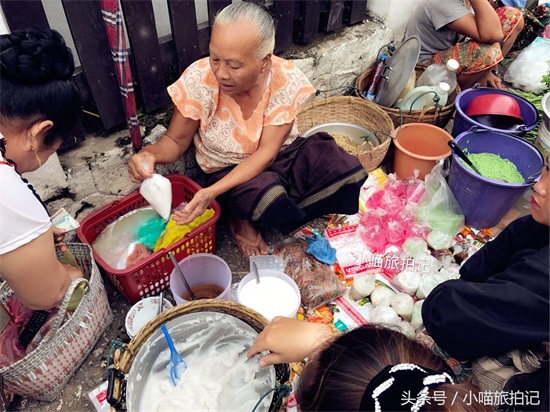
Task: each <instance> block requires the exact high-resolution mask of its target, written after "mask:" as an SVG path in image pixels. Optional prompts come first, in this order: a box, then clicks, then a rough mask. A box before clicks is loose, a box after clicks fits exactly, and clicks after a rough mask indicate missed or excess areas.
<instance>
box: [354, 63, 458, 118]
mask: <svg viewBox="0 0 550 412" xmlns="http://www.w3.org/2000/svg"><path fill="white" fill-rule="evenodd" d="M426 67H427V66H425V65H422V64H417V65H416V67H415V71H416V78H417V79H418V78H419V77H420V75H421V74H422V72H424V70H425V69H426ZM372 68H373V66H371V67H369V68H368V69H367V70H365V71H364V72H363V73H361V75H360V76H359V77H358V78H357V80H356V81H355V95H356V96H358V97H360V98H362V99H364V100H365V101H367V100H366V99H365V96H364V94H363V93H362V92H361V91H362V90H365V89H366V88H367V82H368V79H369V75H370V72H371V70H372ZM459 93H460V87H459V86H456V89H455V90H454V91H453V92H452V93H451V94H450V95H449V98H448V100H447V105H446V106H444V107H442V108H435V107H433V106H432V107H430V108H428V109H426V110H403V111H402V110H399V109H395V108H391V107H385V106H380V105H376V106H378V107H379V108H380V109H382V110H383V111H384V112H385V113H387V114H388V115H389V116H390V118H391V120H392V122H393V125H394V126H395V128H397V127H399V126H401V124H405V123H429V124H433V125H435V126H438V127H445V126H446V125H447V123H448V122H449V120H451V117H452V116H453V114H454V111H455V104H454V102H455V98H456V96H457V95H458V94H459Z"/></svg>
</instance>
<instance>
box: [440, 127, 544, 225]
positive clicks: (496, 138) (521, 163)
mask: <svg viewBox="0 0 550 412" xmlns="http://www.w3.org/2000/svg"><path fill="white" fill-rule="evenodd" d="M455 142H456V144H457V145H458V146H459V147H460V148H461V149H468V152H469V153H494V154H497V155H499V156H500V157H501V158H503V159H508V160H509V161H511V162H512V163H513V164H514V165H515V166H516V167H517V169H518V171H519V173H521V175H522V176H523V178H524V179H527V178H528V177H529V176H532V175H534V174H536V173H538V172H540V171H541V169H542V167H543V165H544V159H543V157H542V154H541V153H540V151H539V150H538V149H537V148H536V147H535V146H533V145H532V144H530V143H528V142H526V141H525V140H523V139H521V138H517V137H515V136H511V135H508V134H504V133H495V132H491V131H486V130H485V131H476V132H465V133H462V134H460V135H459V136H457V137H456V138H455ZM537 179H538V176H537ZM448 183H449V187H450V188H451V190H452V192H453V194H454V195H455V198H456V200H457V201H458V204H459V205H460V207H461V208H462V213H464V218H465V221H466V225H467V226H470V227H474V228H477V229H482V228H488V227H493V226H495V225H496V224H497V223H498V222H499V221H500V219H502V218H503V217H504V215H505V214H506V213H508V211H509V210H510V209H511V208H512V207H513V206H514V204H515V203H516V202H517V201H518V199H519V198H520V196H521V195H522V194H523V192H524V191H525V189H527V188H528V187H531V186H533V184H534V183H533V182H525V183H505V182H499V181H495V180H492V179H487V178H485V177H483V176H480V175H478V174H477V173H475V172H474V171H473V170H470V169H469V168H468V167H467V166H466V165H465V164H463V163H462V162H461V161H460V160H459V158H458V156H457V155H456V154H455V153H453V154H452V164H451V173H450V174H449V179H448Z"/></svg>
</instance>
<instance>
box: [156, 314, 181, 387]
mask: <svg viewBox="0 0 550 412" xmlns="http://www.w3.org/2000/svg"><path fill="white" fill-rule="evenodd" d="M160 328H161V329H162V332H163V333H164V337H165V338H166V342H168V347H169V348H170V378H171V379H172V383H173V384H174V386H176V385H177V384H178V379H179V376H178V369H180V366H179V365H182V366H181V368H182V369H183V372H185V370H186V369H187V363H185V361H184V360H183V358H182V357H181V356H180V354H179V353H178V351H177V349H176V347H175V346H174V342H173V341H172V337H171V336H170V334H169V333H168V329H166V325H165V324H164V323H163V324H162V325H160Z"/></svg>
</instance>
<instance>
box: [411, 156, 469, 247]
mask: <svg viewBox="0 0 550 412" xmlns="http://www.w3.org/2000/svg"><path fill="white" fill-rule="evenodd" d="M443 165H444V162H442V161H439V162H438V163H437V164H436V165H435V166H434V168H433V169H432V171H431V173H430V174H428V175H427V176H426V178H425V181H426V192H425V193H424V194H423V195H422V197H421V198H420V202H419V203H418V210H417V216H418V217H419V218H420V219H421V220H423V221H424V222H426V223H427V224H428V227H429V229H430V233H429V234H428V239H427V240H428V244H429V245H430V246H431V247H432V248H433V249H446V248H449V247H451V246H452V244H453V239H454V237H455V236H456V235H457V234H458V232H460V231H461V230H462V228H463V227H464V215H463V214H462V209H461V208H460V205H459V204H458V202H457V201H456V199H455V197H454V195H453V192H452V191H451V188H450V187H449V185H448V184H447V181H446V180H445V177H443Z"/></svg>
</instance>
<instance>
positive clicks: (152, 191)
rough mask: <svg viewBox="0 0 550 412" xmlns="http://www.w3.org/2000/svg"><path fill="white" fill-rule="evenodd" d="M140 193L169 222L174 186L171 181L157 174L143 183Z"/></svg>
mask: <svg viewBox="0 0 550 412" xmlns="http://www.w3.org/2000/svg"><path fill="white" fill-rule="evenodd" d="M139 193H140V194H141V195H142V196H143V198H144V199H145V200H147V201H148V202H149V204H150V205H151V206H152V207H153V209H155V211H156V212H157V213H158V214H159V215H161V216H162V218H163V219H164V220H168V218H169V217H170V210H172V184H171V183H170V180H168V179H167V178H165V177H164V176H161V175H159V174H156V173H155V174H153V176H151V177H150V178H149V179H145V180H144V181H143V182H142V183H141V186H140V188H139Z"/></svg>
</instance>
